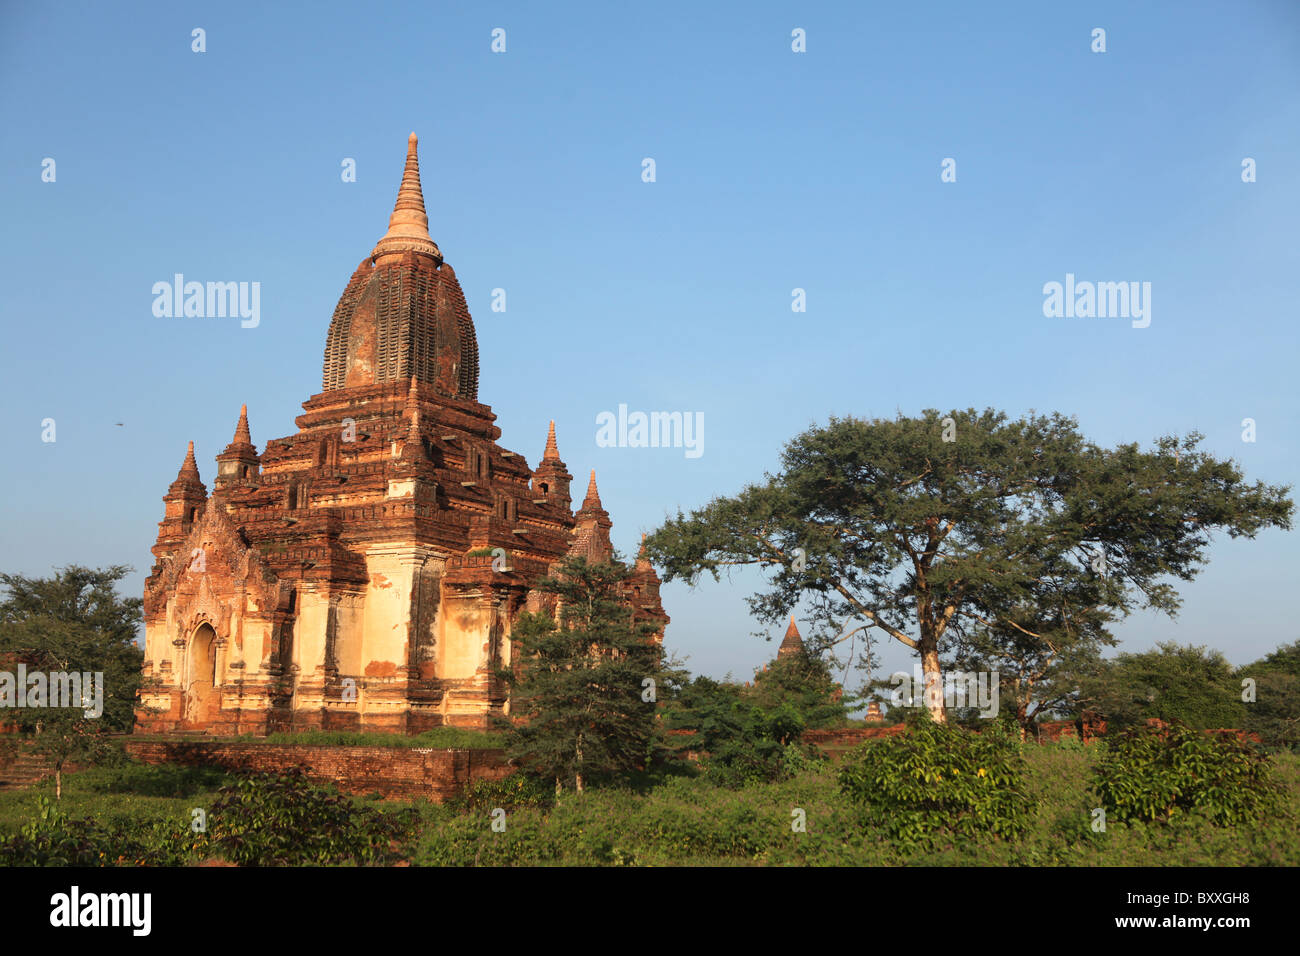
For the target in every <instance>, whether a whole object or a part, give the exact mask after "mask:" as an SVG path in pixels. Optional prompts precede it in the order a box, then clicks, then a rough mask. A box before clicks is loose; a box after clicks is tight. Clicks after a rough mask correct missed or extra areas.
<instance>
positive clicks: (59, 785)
mask: <svg viewBox="0 0 1300 956" xmlns="http://www.w3.org/2000/svg"><path fill="white" fill-rule="evenodd" d="M54 799H55V800H62V799H63V765H62V764H55V765H54Z"/></svg>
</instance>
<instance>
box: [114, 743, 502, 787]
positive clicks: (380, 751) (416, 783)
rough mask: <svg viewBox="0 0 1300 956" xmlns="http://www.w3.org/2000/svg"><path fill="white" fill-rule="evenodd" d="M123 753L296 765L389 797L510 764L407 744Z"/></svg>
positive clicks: (148, 758)
mask: <svg viewBox="0 0 1300 956" xmlns="http://www.w3.org/2000/svg"><path fill="white" fill-rule="evenodd" d="M125 746H126V752H127V753H128V754H129V755H130V756H131V757H133V758H135V759H136V760H139V761H141V762H143V763H150V764H165V763H175V764H184V765H188V766H209V767H220V768H222V769H225V770H254V771H261V772H268V773H273V772H275V771H279V770H284V769H286V768H288V767H298V768H301V769H302V771H303V772H304V773H305V774H306V775H307V776H308V777H309V778H310V779H313V780H318V781H323V782H328V783H333V784H334V785H335V786H337V787H338V788H339V790H341V791H342V792H344V793H349V794H356V795H362V796H364V795H366V794H371V793H379V794H382V795H383V796H384V797H385V798H388V799H398V800H430V801H432V802H434V803H443V802H444V801H446V800H448V799H450V798H452V797H454V796H456V795H457V794H459V793H460V792H461V791H462V790H464V789H465V787H466V786H468V785H469V784H470V783H472V782H473V781H475V780H500V779H501V778H502V777H505V776H508V775H509V774H510V773H511V771H512V769H513V768H512V767H510V766H509V765H508V764H507V762H506V758H505V752H504V751H501V750H470V749H464V750H425V749H422V748H412V747H340V746H310V745H306V744H288V745H286V744H264V743H258V742H256V741H241V742H238V743H221V742H218V741H196V740H176V741H147V740H128V741H126V742H125Z"/></svg>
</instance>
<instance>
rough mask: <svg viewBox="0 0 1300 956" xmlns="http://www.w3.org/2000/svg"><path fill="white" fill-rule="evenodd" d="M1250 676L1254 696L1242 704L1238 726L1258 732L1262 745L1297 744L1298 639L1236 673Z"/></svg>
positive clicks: (1299, 704)
mask: <svg viewBox="0 0 1300 956" xmlns="http://www.w3.org/2000/svg"><path fill="white" fill-rule="evenodd" d="M1236 676H1237V678H1238V680H1239V681H1240V680H1241V679H1243V678H1247V677H1250V678H1254V680H1255V699H1254V700H1253V701H1251V702H1249V703H1246V704H1243V707H1244V709H1245V712H1246V719H1245V721H1244V723H1242V724H1241V725H1240V726H1241V727H1242V728H1243V729H1245V730H1249V731H1252V732H1254V733H1257V734H1259V736H1260V739H1261V740H1262V741H1263V742H1264V744H1265V745H1266V746H1269V747H1278V748H1287V749H1295V748H1297V747H1300V641H1295V642H1293V643H1291V644H1286V645H1284V646H1282V647H1279V648H1278V649H1277V650H1276V651H1274V652H1273V653H1271V654H1268V655H1266V656H1265V657H1263V658H1261V659H1260V660H1258V661H1256V662H1255V663H1253V664H1248V665H1247V666H1245V667H1243V668H1242V669H1241V670H1240V671H1238V673H1237V675H1236Z"/></svg>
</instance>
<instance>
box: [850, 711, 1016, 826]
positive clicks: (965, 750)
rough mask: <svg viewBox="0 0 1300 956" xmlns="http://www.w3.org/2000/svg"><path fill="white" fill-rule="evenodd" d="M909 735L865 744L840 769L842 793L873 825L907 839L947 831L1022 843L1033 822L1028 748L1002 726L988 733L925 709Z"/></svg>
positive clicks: (913, 719)
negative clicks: (959, 725) (1024, 752)
mask: <svg viewBox="0 0 1300 956" xmlns="http://www.w3.org/2000/svg"><path fill="white" fill-rule="evenodd" d="M908 724H909V726H908V732H907V733H905V734H899V735H897V736H895V737H890V738H887V739H885V740H880V741H873V742H869V743H867V744H864V745H863V746H862V747H859V748H858V749H857V750H856V751H854V752H853V754H852V755H851V756H850V757H849V762H848V763H847V765H846V766H845V767H844V768H843V769H842V770H841V771H840V774H839V782H840V788H841V790H842V791H843V792H844V793H845V794H847V795H848V796H849V797H850V799H852V800H853V801H854V802H856V803H858V804H859V805H861V806H862V807H863V808H864V810H865V815H866V817H867V821H868V822H869V824H870V825H873V826H878V827H880V828H881V829H883V830H885V831H886V832H887V833H889V834H890V835H891V836H892V837H893V838H894V839H896V840H900V841H908V842H911V841H916V842H924V841H926V840H927V839H929V838H930V837H932V836H935V835H937V834H939V833H942V832H945V831H946V832H950V833H952V834H955V835H960V836H965V837H978V836H983V835H987V834H990V833H991V834H993V835H995V836H998V837H1002V838H1011V839H1013V838H1017V837H1019V836H1020V835H1022V834H1023V833H1024V831H1025V830H1026V829H1027V827H1028V825H1029V815H1030V810H1031V808H1032V802H1031V800H1030V798H1029V796H1028V795H1027V794H1026V792H1025V789H1024V778H1025V771H1026V765H1025V759H1024V757H1023V756H1022V754H1021V752H1020V744H1019V742H1018V741H1016V740H1015V739H1014V738H1013V737H1012V736H1011V735H1009V734H1008V733H1007V732H1006V731H1005V730H1004V729H1003V728H1002V727H1000V726H996V725H995V726H990V727H988V728H986V729H985V730H984V731H983V732H982V733H979V734H975V733H971V732H970V731H967V730H961V729H960V728H956V727H951V726H949V725H947V724H938V723H935V722H934V721H932V720H931V719H930V715H929V713H928V712H927V711H924V710H921V711H919V712H917V713H916V714H914V715H913V716H912V717H911V718H910V719H909V721H908Z"/></svg>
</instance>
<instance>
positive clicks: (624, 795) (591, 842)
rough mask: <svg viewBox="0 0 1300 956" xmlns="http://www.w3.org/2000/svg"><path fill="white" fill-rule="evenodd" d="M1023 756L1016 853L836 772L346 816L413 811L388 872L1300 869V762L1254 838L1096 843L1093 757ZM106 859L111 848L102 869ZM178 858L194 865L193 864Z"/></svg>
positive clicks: (192, 799) (1186, 834)
mask: <svg viewBox="0 0 1300 956" xmlns="http://www.w3.org/2000/svg"><path fill="white" fill-rule="evenodd" d="M867 746H872V744H868V745H867ZM1024 753H1025V756H1026V758H1027V760H1028V763H1029V768H1030V773H1029V778H1028V781H1027V789H1028V790H1029V792H1030V794H1031V796H1032V797H1033V798H1034V801H1035V804H1036V807H1037V809H1036V811H1035V816H1034V820H1033V825H1032V827H1031V828H1030V830H1029V832H1028V833H1027V834H1026V836H1025V837H1024V838H1023V839H1021V840H1019V841H1016V842H1003V841H1000V840H998V839H996V838H993V837H991V836H990V837H988V838H984V839H978V838H977V839H972V840H965V841H962V842H960V843H958V842H953V841H952V840H950V839H949V840H946V839H943V838H940V839H939V840H937V841H936V842H935V843H934V845H932V846H930V847H925V848H922V847H918V846H908V845H898V844H897V843H895V842H894V841H892V840H891V839H890V838H889V837H888V836H887V835H885V834H883V833H881V832H879V831H875V830H872V829H871V828H869V827H867V826H864V824H863V823H862V816H861V813H860V811H859V810H858V809H857V808H856V807H855V806H854V805H853V804H851V803H849V802H848V801H847V800H846V799H845V798H844V796H843V795H842V794H840V793H839V792H838V789H837V784H836V778H835V765H834V764H831V763H815V764H812V765H811V766H809V767H807V768H805V769H803V770H802V771H800V772H799V773H797V774H796V775H795V776H794V777H792V778H791V779H788V780H785V781H783V782H779V783H769V784H755V785H751V786H748V787H745V788H743V789H739V790H730V789H725V788H722V787H718V786H715V785H714V784H712V783H709V782H708V781H707V780H706V779H705V778H701V777H690V776H680V775H679V776H661V777H655V778H648V779H646V780H645V781H643V785H642V786H641V788H640V789H639V790H635V791H634V790H630V789H616V790H589V791H588V792H586V793H584V794H566V795H564V796H562V797H561V798H560V799H559V801H558V802H557V803H556V804H555V805H554V806H553V807H513V806H511V805H510V800H509V798H508V797H507V796H505V794H506V793H507V792H508V791H506V790H505V788H502V789H500V790H498V791H496V792H492V791H490V790H489V791H488V792H484V793H481V794H479V795H478V796H477V798H476V800H475V801H473V804H474V806H471V802H470V801H462V803H461V805H459V806H436V805H432V804H419V805H410V804H401V803H396V802H381V801H373V800H356V801H353V804H354V805H355V806H357V807H365V808H374V809H377V810H378V811H379V812H382V813H384V814H396V813H398V812H400V811H401V810H403V809H405V808H407V807H410V808H412V809H413V810H414V813H415V815H416V817H418V825H417V827H416V828H415V829H414V830H413V831H411V833H410V835H409V837H407V838H404V839H403V840H402V841H401V842H400V843H398V844H395V845H394V848H393V858H394V859H400V860H403V861H406V862H409V863H410V864H412V865H455V866H468V865H476V864H477V865H486V866H497V865H504V866H510V865H615V866H617V865H651V866H693V865H728V866H730V865H739V866H752V865H794V866H804V865H839V866H897V865H977V866H1007V865H1012V866H1019V865H1031V866H1058V865H1064V866H1134V865H1157V866H1210V865H1217V866H1296V865H1300V835H1298V834H1297V827H1296V823H1295V821H1296V819H1297V810H1300V757H1297V756H1296V755H1294V754H1286V753H1283V754H1280V755H1277V756H1276V757H1275V758H1274V759H1275V761H1276V768H1275V770H1274V779H1275V780H1276V781H1277V782H1278V783H1280V784H1281V785H1282V786H1283V788H1284V791H1285V798H1284V799H1285V806H1286V808H1287V812H1286V814H1283V815H1278V816H1276V817H1274V818H1272V819H1269V820H1267V821H1266V822H1265V823H1264V824H1263V825H1261V826H1256V827H1252V828H1250V829H1245V828H1237V829H1232V828H1220V827H1216V826H1214V825H1212V824H1210V823H1208V822H1206V821H1204V820H1201V819H1198V818H1196V817H1190V816H1188V817H1175V818H1174V820H1173V821H1171V822H1169V823H1161V824H1153V825H1147V826H1126V825H1124V824H1120V823H1112V824H1110V825H1109V826H1108V828H1107V831H1106V832H1105V833H1095V832H1093V830H1092V827H1091V820H1092V816H1091V811H1092V808H1093V807H1095V806H1096V805H1097V800H1096V797H1095V796H1094V795H1093V794H1091V793H1090V772H1089V771H1090V766H1091V765H1092V763H1093V762H1095V761H1096V760H1097V758H1098V755H1099V753H1100V749H1099V748H1098V747H1088V748H1083V747H1080V746H1078V745H1077V744H1075V745H1059V744H1049V745H1041V746H1040V745H1032V744H1031V745H1026V746H1025V747H1024ZM231 779H233V778H230V777H227V776H226V775H224V774H222V773H219V772H216V771H211V770H205V769H201V768H181V767H147V766H142V765H138V764H128V765H127V766H125V767H121V768H116V769H109V768H99V769H94V770H88V771H84V772H82V773H78V774H73V775H71V776H69V777H68V778H67V779H66V781H65V784H64V797H63V801H62V809H63V810H64V811H65V812H66V813H67V814H68V815H69V816H70V817H72V818H77V817H89V818H92V819H94V820H95V821H96V822H98V823H99V824H101V825H103V826H105V827H110V828H112V827H120V828H121V829H122V830H123V832H127V833H131V834H134V835H136V836H138V837H139V838H140V839H143V840H146V841H147V840H148V839H150V838H151V836H150V835H151V834H157V833H158V832H160V828H163V829H165V828H169V827H174V828H175V830H176V831H177V832H178V833H183V832H185V831H186V830H187V829H188V824H189V821H190V819H191V811H192V810H193V809H194V808H196V807H197V808H202V807H206V806H210V805H211V804H212V803H213V801H214V800H215V799H216V796H217V790H218V788H219V787H220V786H222V785H223V784H224V783H228V782H229V781H230V780H231ZM42 796H44V797H47V798H52V796H53V786H52V784H43V785H41V786H38V787H35V788H32V789H30V790H24V791H16V792H8V793H0V836H3V835H10V834H13V833H16V832H18V831H19V829H20V828H21V827H23V826H24V825H25V824H27V823H29V821H31V820H32V818H33V817H34V815H35V814H36V812H37V806H38V805H37V801H38V798H40V797H42ZM497 804H505V805H506V814H505V830H504V832H494V831H493V830H492V827H491V823H492V809H493V808H494V806H495V805H497ZM795 810H802V811H803V816H804V818H805V820H806V832H802V833H800V832H794V830H793V829H792V821H793V820H794V819H795V814H794V813H793V811H795ZM109 857H111V850H110V851H109V852H108V853H106V854H105V860H104V862H110V859H109ZM189 861H190V862H192V863H198V862H202V860H201V859H200V858H199V857H198V856H195V857H192V858H190V860H189ZM3 862H8V861H3V860H0V863H3ZM123 862H132V861H128V860H124V861H123Z"/></svg>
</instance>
